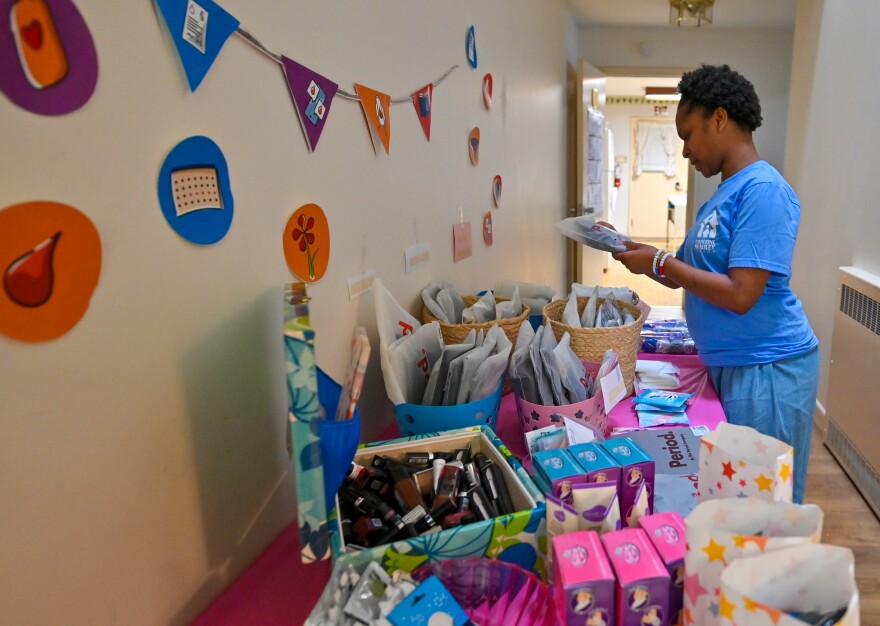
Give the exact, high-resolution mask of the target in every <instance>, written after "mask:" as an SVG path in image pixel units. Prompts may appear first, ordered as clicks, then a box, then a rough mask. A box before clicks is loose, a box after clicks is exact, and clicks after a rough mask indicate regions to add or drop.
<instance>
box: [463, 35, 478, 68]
mask: <svg viewBox="0 0 880 626" xmlns="http://www.w3.org/2000/svg"><path fill="white" fill-rule="evenodd" d="M465 49H466V52H467V60H468V63H469V64H470V66H471V67H474V68H475V67H477V34H476V32H475V31H474V27H473V26H471V27H470V28H469V29H468V33H467V41H466V43H465Z"/></svg>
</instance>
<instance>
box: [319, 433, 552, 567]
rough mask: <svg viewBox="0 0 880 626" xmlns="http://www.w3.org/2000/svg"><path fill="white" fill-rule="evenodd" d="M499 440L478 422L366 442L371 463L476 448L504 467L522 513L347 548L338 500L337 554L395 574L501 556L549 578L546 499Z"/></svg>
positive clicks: (365, 457) (360, 457)
mask: <svg viewBox="0 0 880 626" xmlns="http://www.w3.org/2000/svg"><path fill="white" fill-rule="evenodd" d="M499 444H500V440H499V439H498V437H497V436H496V435H495V433H494V432H493V431H492V429H490V428H488V427H487V426H473V427H468V428H461V429H456V430H448V431H443V432H439V433H437V434H436V435H434V436H429V437H426V436H424V435H420V436H417V437H403V438H400V439H392V440H389V441H383V442H378V443H369V444H366V445H364V446H362V447H361V448H360V449H358V451H357V453H356V454H355V458H354V460H355V462H356V463H358V464H360V465H363V466H369V465H370V462H371V461H372V459H373V457H374V456H376V455H379V454H380V455H384V456H389V457H399V456H401V455H403V454H404V453H406V452H452V451H454V450H458V449H461V448H465V447H467V446H470V448H471V453H472V454H477V453H478V452H482V453H483V454H485V455H486V456H487V457H488V458H489V460H490V461H492V462H494V463H495V464H496V465H497V466H498V467H499V468H500V469H501V471H502V476H503V478H504V484H505V485H506V486H507V490H508V493H509V494H510V498H511V500H512V502H513V505H514V509H515V511H516V512H515V513H509V514H506V515H500V516H498V517H495V518H492V519H489V520H482V521H477V522H473V523H471V524H467V525H464V526H459V527H457V528H449V529H446V530H441V531H438V532H433V533H425V534H422V535H419V536H418V537H412V538H407V539H400V540H397V541H393V542H391V543H387V544H383V545H378V546H374V547H371V548H366V549H361V550H358V549H354V548H352V547H349V546H346V544H345V541H344V539H343V537H342V533H340V532H339V503H338V501H337V504H336V508H335V509H334V511H333V513H332V514H331V518H330V528H331V537H330V539H331V549H332V553H333V557H334V558H335V559H341V560H344V561H346V562H349V563H351V564H352V565H353V566H354V567H355V568H356V569H358V570H359V571H360V570H362V569H363V568H364V567H366V565H367V563H369V562H370V561H378V562H379V563H380V564H381V565H382V567H384V568H385V570H386V571H388V572H389V573H390V572H393V571H395V570H403V571H406V572H411V571H413V570H414V569H416V568H417V567H419V566H420V565H422V564H423V563H426V562H429V561H430V562H437V561H442V560H444V559H451V558H463V557H469V556H473V557H485V558H499V559H502V560H505V561H509V562H513V563H516V564H517V565H520V566H521V567H523V568H525V569H527V570H532V571H534V572H535V573H536V574H538V575H539V576H541V577H542V578H544V579H546V578H547V576H546V574H547V572H546V559H545V554H546V549H547V548H546V540H547V534H546V519H545V511H546V505H545V503H544V498H543V496H542V495H541V492H540V490H539V489H538V487H537V486H536V485H535V483H534V482H532V479H531V478H530V477H529V476H528V474H527V473H526V472H525V470H523V469H522V467H521V466H517V464H516V462H515V461H514V462H513V463H511V462H510V461H509V460H508V457H507V456H506V455H505V454H503V453H502V452H501V449H500V448H499ZM500 445H503V444H500Z"/></svg>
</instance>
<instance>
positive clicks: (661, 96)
mask: <svg viewBox="0 0 880 626" xmlns="http://www.w3.org/2000/svg"><path fill="white" fill-rule="evenodd" d="M680 99H681V94H680V93H678V89H677V88H675V87H645V100H666V101H667V102H677V101H678V100H680Z"/></svg>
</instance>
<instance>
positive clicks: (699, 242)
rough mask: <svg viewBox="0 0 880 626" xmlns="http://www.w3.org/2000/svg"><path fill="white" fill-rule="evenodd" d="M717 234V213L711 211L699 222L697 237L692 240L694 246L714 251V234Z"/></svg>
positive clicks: (698, 248)
mask: <svg viewBox="0 0 880 626" xmlns="http://www.w3.org/2000/svg"><path fill="white" fill-rule="evenodd" d="M717 234H718V213H717V212H716V211H712V213H710V214H709V216H708V217H706V218H705V219H704V220H703V221H702V222H701V223H700V228H699V229H697V239H696V241H695V242H694V248H695V249H697V250H703V251H705V252H714V251H715V235H717Z"/></svg>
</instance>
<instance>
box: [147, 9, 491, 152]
mask: <svg viewBox="0 0 880 626" xmlns="http://www.w3.org/2000/svg"><path fill="white" fill-rule="evenodd" d="M154 2H155V4H156V5H157V6H158V7H159V11H160V13H161V15H162V17H163V18H164V20H165V23H166V25H167V27H168V30H169V32H170V34H171V38H172V40H173V41H174V45H175V48H176V49H177V53H178V55H179V56H180V60H181V62H182V63H183V68H184V72H185V73H186V77H187V81H188V82H189V86H190V89H191V90H192V91H195V90H196V89H197V88H198V86H199V85H200V84H201V82H202V80H203V79H204V77H205V75H206V74H207V73H208V70H210V68H211V66H212V65H213V63H214V60H215V59H216V58H217V55H218V54H219V52H220V50H221V48H222V47H223V45H224V44H225V43H226V41H227V40H228V39H229V37H230V36H231V35H232V34H233V33H235V34H237V35H239V36H240V37H241V38H243V39H244V40H245V41H246V42H248V43H249V44H250V45H252V46H253V47H254V48H256V49H257V50H259V51H260V52H261V53H262V54H264V55H265V56H267V57H269V58H270V59H272V60H273V61H275V62H276V63H278V64H279V65H280V66H281V68H282V70H283V72H284V77H285V79H286V81H287V87H288V90H289V91H290V95H291V97H292V99H293V104H294V108H295V109H296V112H297V115H298V116H299V121H300V125H301V126H302V129H303V134H304V135H305V139H306V144H307V145H308V148H309V150H310V151H312V152H313V151H314V150H315V148H316V146H317V145H318V140H319V139H320V137H321V133H322V132H323V130H324V126H325V125H326V123H327V119H328V117H329V115H330V107H331V105H332V103H333V99H334V97H336V96H339V97H340V98H344V99H346V100H352V101H356V102H360V104H361V107H362V108H363V111H364V114H365V116H366V118H367V122H368V126H369V129H370V134H371V136H372V138H373V150H374V151H376V150H377V149H378V148H377V144H378V143H381V144H382V146H383V147H384V148H385V152H386V153H389V150H390V144H391V116H390V110H389V109H390V107H391V105H394V104H404V103H407V102H412V104H413V106H414V107H415V111H416V115H417V116H418V118H419V122H420V123H421V126H422V130H423V131H424V133H425V137H426V138H427V140H428V141H430V140H431V108H432V101H433V91H434V87H436V86H437V85H439V84H440V83H442V82H443V81H444V80H445V79H446V78H447V77H448V76H449V75H450V74H451V73H452V72H453V71H454V70H455V69H456V68H458V65H453V66H451V67H450V68H449V69H448V70H446V72H444V73H443V75H442V76H440V78H438V79H437V80H435V81H433V82H431V83H428V84H427V85H425V86H424V87H422V88H421V89H419V90H417V91H416V92H414V93H413V94H411V95H410V96H409V97H406V98H391V96H389V95H388V94H385V93H382V92H380V91H377V90H375V89H370V88H369V87H366V86H365V85H361V84H358V83H355V93H349V92H347V91H344V90H342V89H340V88H339V85H337V84H336V83H335V82H333V81H332V80H330V79H328V78H326V77H324V76H322V75H321V74H319V73H317V72H315V71H314V70H311V69H309V68H307V67H305V66H304V65H301V64H300V63H297V62H296V61H294V60H292V59H289V58H287V57H286V56H284V55H281V54H276V53H274V52H272V51H271V50H269V49H268V48H266V47H265V46H264V45H263V44H262V43H260V41H259V40H258V39H257V38H256V37H254V35H252V34H251V33H250V32H248V31H247V30H245V29H244V28H242V27H241V24H240V23H239V21H238V20H237V19H236V18H235V17H233V16H232V15H231V14H230V13H228V12H227V11H226V10H225V9H223V8H222V7H220V6H219V5H218V4H216V3H215V2H213V0H198V2H197V1H196V0H154ZM209 16H210V29H209V28H208V23H209V19H208V18H209ZM468 49H469V58H470V56H471V53H470V50H471V49H473V50H474V53H473V59H474V60H473V61H472V63H471V64H472V65H473V66H474V67H476V51H475V48H474V44H473V29H471V33H470V34H469V41H468Z"/></svg>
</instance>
